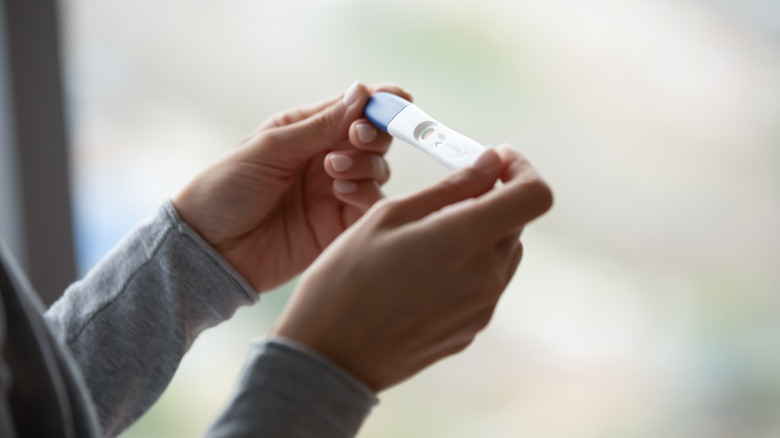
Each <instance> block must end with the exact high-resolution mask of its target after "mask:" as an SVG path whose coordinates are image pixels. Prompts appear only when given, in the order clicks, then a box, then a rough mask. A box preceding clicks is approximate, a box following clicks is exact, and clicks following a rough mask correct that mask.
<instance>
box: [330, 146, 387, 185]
mask: <svg viewBox="0 0 780 438" xmlns="http://www.w3.org/2000/svg"><path fill="white" fill-rule="evenodd" d="M325 172H326V173H327V174H328V175H330V176H331V177H332V178H334V179H343V180H363V179H366V180H374V181H376V182H377V183H379V184H380V185H382V184H384V183H386V182H387V180H388V179H389V178H390V166H388V164H387V161H385V159H384V158H383V157H382V156H381V155H379V154H375V153H372V152H363V151H359V150H355V149H353V150H347V151H340V152H332V153H330V154H328V155H327V156H326V157H325Z"/></svg>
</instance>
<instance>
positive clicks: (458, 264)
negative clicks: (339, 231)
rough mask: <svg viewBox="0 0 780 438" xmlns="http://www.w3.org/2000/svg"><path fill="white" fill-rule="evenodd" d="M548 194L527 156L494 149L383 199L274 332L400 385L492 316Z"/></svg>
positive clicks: (335, 248) (370, 380)
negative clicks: (423, 185) (419, 187)
mask: <svg viewBox="0 0 780 438" xmlns="http://www.w3.org/2000/svg"><path fill="white" fill-rule="evenodd" d="M498 178H501V180H502V181H503V182H504V184H503V185H500V186H498V187H496V188H495V189H494V188H493V187H494V185H495V183H496V181H497V180H498ZM491 189H492V190H491ZM551 205H552V193H551V191H550V189H549V188H548V186H547V185H546V184H545V183H544V182H543V181H542V179H541V178H540V177H539V175H538V174H537V173H536V171H535V170H534V169H533V168H532V167H531V165H530V164H529V163H528V162H527V161H526V160H525V159H524V158H522V157H521V156H520V155H519V154H518V153H517V152H515V151H513V150H512V149H510V148H508V147H504V146H500V147H499V148H497V149H496V150H495V151H493V150H489V151H487V152H485V153H484V154H483V155H482V156H481V157H480V158H479V159H478V160H477V163H475V165H474V166H473V167H470V168H466V169H463V170H461V171H459V172H456V173H454V174H452V175H451V176H450V177H449V178H447V179H446V180H444V181H442V182H441V183H439V184H437V185H435V186H433V187H431V188H428V189H426V190H423V191H422V192H419V193H417V194H414V195H412V196H408V197H406V198H403V199H398V200H390V201H380V202H379V203H377V204H376V205H375V206H374V207H373V208H372V209H371V210H369V212H368V213H366V215H365V216H364V217H363V218H362V219H361V220H360V221H359V222H358V223H356V224H355V225H354V226H353V227H352V228H350V229H349V230H348V231H347V232H346V233H344V234H343V235H342V236H341V237H340V238H339V239H337V240H336V241H335V242H334V243H333V244H332V245H331V246H330V247H328V248H327V249H326V251H325V252H324V253H323V254H322V255H321V256H320V258H319V259H317V260H316V261H315V263H314V264H313V265H312V266H311V268H310V269H309V270H308V271H307V272H306V274H305V275H304V277H303V278H302V279H301V281H300V282H299V284H298V287H297V289H296V291H295V293H294V294H293V297H292V299H291V301H290V303H289V304H288V306H287V308H286V310H285V312H284V314H283V315H282V317H281V319H280V320H279V322H278V324H277V325H276V327H275V328H274V330H273V332H272V334H273V335H278V336H283V337H286V338H288V339H291V340H294V341H297V342H299V343H301V344H303V345H306V346H308V347H309V348H312V349H313V350H315V351H317V352H318V353H320V354H322V355H323V356H325V357H327V358H329V359H330V360H332V361H334V362H335V363H336V364H338V365H339V366H341V367H342V368H344V369H345V370H347V371H348V372H350V373H351V374H352V375H353V376H355V377H356V378H358V379H359V380H361V381H363V382H364V383H365V384H367V385H368V386H369V387H371V388H372V389H373V390H374V391H377V392H378V391H381V390H383V389H385V388H388V387H390V386H392V385H394V384H397V383H399V382H401V381H402V380H404V379H406V378H409V377H411V376H412V375H414V374H416V373H417V372H419V371H421V370H422V369H423V368H425V367H427V366H428V365H430V364H432V363H434V362H436V361H438V360H439V359H441V358H443V357H445V356H448V355H451V354H454V353H457V352H459V351H461V350H463V349H464V348H465V347H466V346H468V345H469V344H470V343H471V342H472V340H473V339H474V336H475V335H476V334H477V333H478V332H479V331H480V330H482V329H483V328H484V327H485V326H486V325H487V324H488V322H489V321H490V318H491V316H492V314H493V311H494V309H495V306H496V304H497V302H498V299H499V297H500V295H501V293H502V292H503V290H504V289H505V288H506V286H507V284H508V283H509V280H510V279H511V278H512V276H513V275H514V272H515V270H516V268H517V265H518V263H519V262H520V258H521V255H522V248H523V247H522V245H521V243H520V240H519V236H520V232H521V231H522V229H523V227H524V226H525V225H526V224H527V223H528V222H530V221H531V220H533V219H535V218H537V217H538V216H540V215H541V214H543V213H544V212H545V211H547V210H548V209H549V208H550V207H551ZM445 207H446V208H445Z"/></svg>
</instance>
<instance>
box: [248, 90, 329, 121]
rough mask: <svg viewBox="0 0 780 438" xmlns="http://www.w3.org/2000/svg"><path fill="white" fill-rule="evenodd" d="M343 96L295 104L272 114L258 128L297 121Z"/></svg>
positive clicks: (315, 112)
mask: <svg viewBox="0 0 780 438" xmlns="http://www.w3.org/2000/svg"><path fill="white" fill-rule="evenodd" d="M343 97H344V95H343V94H339V95H337V96H331V97H328V98H326V99H323V100H320V101H319V102H314V103H311V104H306V105H301V106H297V107H295V108H291V109H289V110H286V111H283V112H280V113H277V114H274V115H273V116H271V117H270V118H268V119H267V120H266V121H265V122H263V123H262V124H261V125H260V129H267V128H275V127H279V126H285V125H289V124H292V123H296V122H299V121H301V120H303V119H306V118H309V117H311V116H313V115H314V114H317V113H318V112H320V111H322V110H324V109H325V108H327V107H329V106H331V105H333V104H335V103H336V102H338V101H339V100H340V99H342V98H343Z"/></svg>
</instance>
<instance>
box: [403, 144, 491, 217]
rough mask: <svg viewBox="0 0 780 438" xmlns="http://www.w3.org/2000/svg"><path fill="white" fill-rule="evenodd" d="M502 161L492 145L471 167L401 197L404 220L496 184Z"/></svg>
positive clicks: (460, 199) (420, 215) (433, 210)
mask: <svg viewBox="0 0 780 438" xmlns="http://www.w3.org/2000/svg"><path fill="white" fill-rule="evenodd" d="M501 167H502V162H501V158H500V157H499V155H498V154H497V153H496V151H494V150H492V149H488V150H487V151H485V152H483V153H482V155H480V157H479V158H478V159H477V161H476V162H475V163H474V164H473V165H472V166H470V167H466V168H464V169H461V170H459V171H457V172H455V173H453V174H452V175H450V176H448V177H447V178H446V179H444V180H443V181H441V182H439V183H437V184H436V185H434V186H432V187H429V188H427V189H425V190H422V191H420V192H418V193H415V194H414V195H411V196H408V197H406V198H402V199H400V200H398V201H397V203H398V209H397V211H398V213H399V215H400V216H401V217H399V218H397V219H399V220H400V222H401V223H405V222H411V221H415V220H418V219H421V218H423V217H425V216H427V215H429V214H431V213H433V212H435V211H438V210H440V209H442V208H444V207H446V206H448V205H451V204H455V203H457V202H460V201H464V200H466V199H469V198H474V197H477V196H480V195H482V194H484V193H485V192H487V191H488V190H490V189H492V188H493V185H495V183H496V180H497V179H498V176H499V175H500V174H501Z"/></svg>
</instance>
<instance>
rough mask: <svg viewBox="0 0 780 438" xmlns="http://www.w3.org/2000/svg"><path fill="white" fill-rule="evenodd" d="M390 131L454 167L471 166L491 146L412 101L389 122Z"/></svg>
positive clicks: (444, 163) (388, 128) (437, 159)
mask: <svg viewBox="0 0 780 438" xmlns="http://www.w3.org/2000/svg"><path fill="white" fill-rule="evenodd" d="M387 132H388V133H390V135H392V136H393V137H397V138H400V139H402V140H403V141H405V142H407V143H409V144H411V145H412V146H414V147H416V148H418V149H420V150H421V151H423V152H425V153H426V154H428V155H430V156H431V157H433V158H434V159H435V160H436V161H438V162H439V163H441V164H443V165H445V166H447V167H448V168H450V169H453V170H456V169H462V168H464V167H468V166H471V165H472V164H474V162H475V161H477V158H479V156H480V155H482V153H483V152H485V151H486V150H487V149H486V148H485V147H484V146H482V145H481V144H479V143H477V142H476V141H474V140H472V139H470V138H468V137H466V136H465V135H463V134H460V133H459V132H457V131H454V130H452V129H450V128H448V127H446V126H444V125H442V124H441V123H439V122H437V121H436V120H434V119H433V118H432V117H431V116H429V115H428V114H425V112H423V111H422V110H421V109H420V108H419V107H417V106H416V105H414V104H410V105H408V106H406V107H405V108H404V109H402V110H401V112H399V113H398V114H397V115H396V116H395V117H394V118H393V119H392V120H391V121H390V123H388V124H387Z"/></svg>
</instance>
